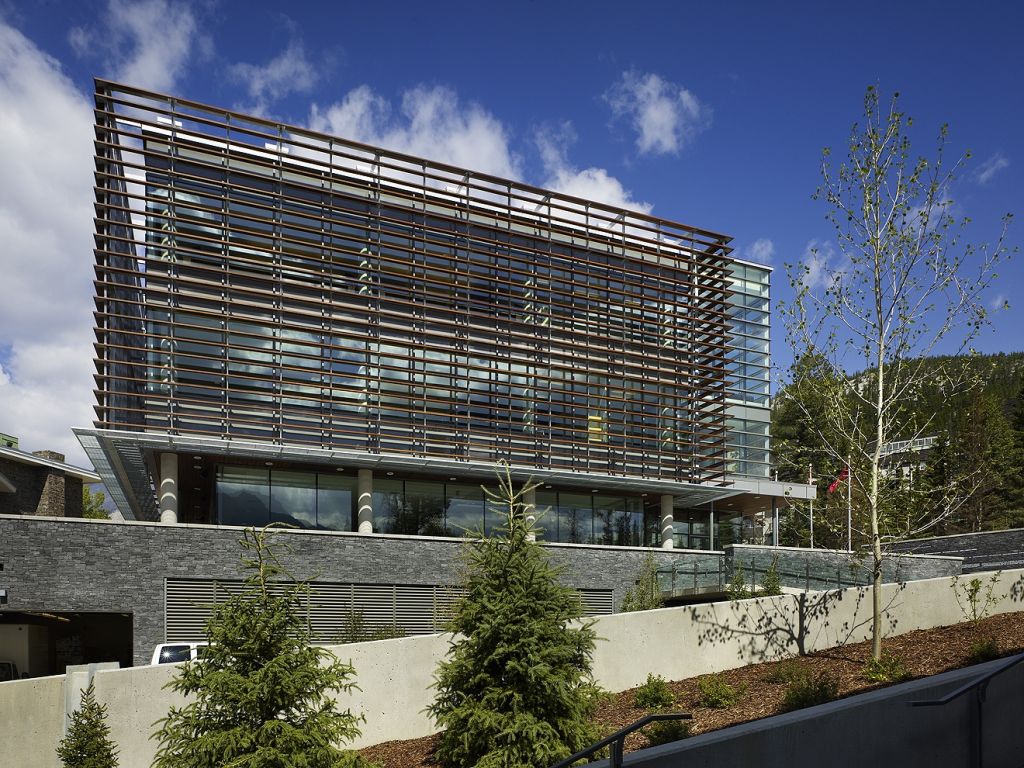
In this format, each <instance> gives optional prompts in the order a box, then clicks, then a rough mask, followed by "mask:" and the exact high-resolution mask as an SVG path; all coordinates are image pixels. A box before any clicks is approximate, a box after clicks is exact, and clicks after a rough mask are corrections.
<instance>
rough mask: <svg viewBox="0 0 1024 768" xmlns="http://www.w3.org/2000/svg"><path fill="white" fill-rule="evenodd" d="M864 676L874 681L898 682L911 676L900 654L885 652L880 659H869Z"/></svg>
mask: <svg viewBox="0 0 1024 768" xmlns="http://www.w3.org/2000/svg"><path fill="white" fill-rule="evenodd" d="M864 677H865V679H867V680H870V681H871V682H873V683H898V682H900V681H902V680H906V679H908V678H909V677H910V672H908V671H907V668H906V667H905V666H903V662H902V661H901V660H900V658H899V657H898V656H894V655H893V654H891V653H883V654H882V657H881V658H879V659H868V663H867V664H865V665H864Z"/></svg>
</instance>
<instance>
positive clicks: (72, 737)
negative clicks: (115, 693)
mask: <svg viewBox="0 0 1024 768" xmlns="http://www.w3.org/2000/svg"><path fill="white" fill-rule="evenodd" d="M57 755H58V757H60V760H61V764H62V765H63V766H64V768H115V766H116V765H117V748H116V747H115V746H114V742H113V741H111V740H110V727H109V726H108V725H107V706H106V705H105V704H97V703H96V694H95V691H94V690H93V686H92V682H91V681H90V682H89V687H88V688H86V689H85V690H84V691H82V703H81V705H80V706H79V707H78V709H77V710H75V712H74V713H73V714H72V715H71V725H70V726H69V727H68V732H67V735H66V736H65V737H64V738H63V739H61V741H60V745H59V746H58V747H57Z"/></svg>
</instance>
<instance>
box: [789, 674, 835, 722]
mask: <svg viewBox="0 0 1024 768" xmlns="http://www.w3.org/2000/svg"><path fill="white" fill-rule="evenodd" d="M838 694H839V681H838V680H837V679H836V678H835V677H834V676H832V675H830V674H829V673H828V672H822V673H821V674H818V675H812V674H811V673H810V672H808V671H805V670H801V671H800V672H799V673H798V674H797V675H795V676H794V677H793V679H792V680H791V681H790V683H789V685H788V686H787V688H786V692H785V693H784V694H783V696H782V706H781V710H782V711H783V712H790V711H792V710H794V709H803V708H804V707H813V706H816V705H818V704H824V703H825V702H827V701H832V699H834V698H835V697H836V696H837V695H838Z"/></svg>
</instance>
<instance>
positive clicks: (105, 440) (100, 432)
mask: <svg viewBox="0 0 1024 768" xmlns="http://www.w3.org/2000/svg"><path fill="white" fill-rule="evenodd" d="M74 432H75V435H77V437H78V440H79V442H81V443H82V447H83V448H85V452H86V454H87V455H88V456H89V459H90V460H91V461H92V463H93V466H94V467H96V471H97V472H99V474H100V475H101V477H102V478H103V482H104V484H105V485H106V486H107V490H108V491H109V492H110V495H111V498H112V500H113V501H114V503H115V504H116V505H117V506H118V508H119V509H120V510H121V512H122V514H124V516H125V517H126V518H128V519H135V520H157V519H159V514H158V511H157V507H156V495H155V493H154V489H153V479H152V478H151V477H150V473H149V469H148V467H149V466H150V459H151V458H152V456H153V454H157V453H167V452H170V453H184V454H196V455H202V456H205V457H210V458H219V459H222V460H225V461H230V460H231V459H232V458H235V459H245V460H261V461H280V462H290V463H301V464H306V465H313V466H316V465H322V466H325V467H338V466H343V467H345V468H353V469H372V470H375V471H376V470H379V471H381V472H385V471H387V472H409V473H415V474H430V475H438V476H445V477H447V476H451V475H456V476H458V477H459V478H460V479H463V478H464V479H478V480H480V481H481V482H487V481H488V480H492V479H493V478H494V469H495V465H494V464H493V463H487V462H481V461H458V460H455V459H446V458H439V457H431V456H406V455H401V454H370V453H363V452H360V451H351V450H345V449H337V448H333V449H332V448H312V447H306V446H294V445H275V444H273V443H265V442H259V441H255V440H224V439H220V438H208V437H201V436H196V435H168V434H162V433H145V432H126V431H118V430H107V429H76V430H74ZM509 469H510V471H511V474H512V478H513V479H514V480H516V481H519V482H524V481H526V480H529V479H533V480H534V481H536V482H541V483H544V484H546V485H553V486H558V487H560V488H581V489H583V488H585V489H588V490H591V491H593V490H598V491H609V492H619V493H621V492H629V493H649V494H659V495H671V496H674V497H675V500H676V502H675V503H676V506H698V505H701V504H707V503H708V502H711V501H718V500H720V499H726V498H729V497H730V496H735V495H737V494H740V493H744V492H745V491H744V490H743V489H737V488H733V487H731V486H727V485H698V484H693V483H681V482H676V481H674V480H661V479H648V478H642V477H636V476H627V475H604V474H595V473H587V472H573V471H568V470H561V469H541V468H537V467H527V466H519V465H511V466H510V467H509Z"/></svg>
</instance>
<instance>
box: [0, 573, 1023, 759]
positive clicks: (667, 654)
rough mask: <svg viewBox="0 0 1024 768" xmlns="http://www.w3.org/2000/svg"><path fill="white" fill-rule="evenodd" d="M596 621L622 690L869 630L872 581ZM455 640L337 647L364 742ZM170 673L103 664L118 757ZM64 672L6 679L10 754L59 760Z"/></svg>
mask: <svg viewBox="0 0 1024 768" xmlns="http://www.w3.org/2000/svg"><path fill="white" fill-rule="evenodd" d="M951 585H952V579H949V578H940V579H931V580H927V581H918V582H910V583H907V584H901V585H897V584H893V585H886V587H885V600H884V602H883V605H884V606H885V607H886V634H887V635H895V634H900V633H903V632H908V631H911V630H914V629H924V628H929V627H934V626H942V625H947V624H955V623H957V622H959V621H962V620H963V615H962V613H961V611H960V609H959V607H958V606H957V603H956V600H955V599H954V596H953V591H952V586H951ZM996 592H997V594H998V595H1000V596H1001V600H1000V602H999V603H998V605H996V606H995V607H994V610H993V612H994V613H999V612H1009V611H1022V610H1024V570H1017V571H1007V572H1003V573H1002V574H1001V576H1000V581H999V585H998V587H997V589H996ZM595 629H596V630H597V634H598V636H599V637H602V638H604V640H603V641H601V642H599V643H598V647H597V650H596V653H595V656H594V673H595V677H596V679H597V681H598V682H599V683H600V685H601V686H603V687H604V688H606V689H608V690H611V691H620V690H624V689H627V688H631V687H634V686H636V685H639V684H640V683H642V682H643V681H644V680H645V679H646V677H647V674H648V673H655V674H660V675H663V676H665V677H667V678H670V679H680V678H685V677H691V676H693V675H698V674H704V673H707V672H714V671H720V670H724V669H731V668H734V667H739V666H744V665H746V664H749V663H753V662H759V661H766V660H771V659H778V658H782V657H785V656H791V655H794V654H796V653H798V652H799V651H800V650H801V649H803V650H804V651H812V650H818V649H823V648H828V647H833V646H836V645H841V644H844V643H849V642H857V641H860V640H864V639H867V638H868V637H869V635H870V631H871V625H870V592H869V590H868V589H866V588H849V589H845V590H836V591H832V592H811V593H807V594H800V595H780V596H778V597H771V598H759V599H751V600H741V601H737V602H733V603H728V602H725V603H714V604H708V605H696V606H686V607H681V608H664V609H661V610H657V611H645V612H642V613H628V614H618V615H614V616H603V617H601V618H599V619H598V620H597V621H596V627H595ZM448 640H449V637H448V636H447V635H424V636H420V637H408V638H401V639H397V640H382V641H378V642H373V643H359V644H355V645H347V646H336V647H334V648H333V649H332V650H333V651H334V653H335V654H336V655H338V656H339V658H341V659H343V660H346V661H348V660H351V661H352V663H353V665H354V666H355V668H356V674H357V681H358V683H359V685H360V687H361V688H362V691H361V692H357V693H355V694H354V695H352V696H351V697H345V699H344V700H343V704H344V705H345V706H348V707H350V708H352V709H353V710H354V711H356V712H361V713H365V714H366V716H367V723H366V724H365V725H364V726H363V736H362V738H360V740H359V741H358V742H357V746H364V745H369V744H374V743H379V742H381V741H386V740H390V739H405V738H414V737H418V736H425V735H427V734H429V733H431V732H433V730H434V727H433V723H432V722H431V721H430V720H429V719H428V718H427V716H426V715H425V714H424V713H423V709H424V707H426V706H427V704H429V703H430V701H431V699H432V691H431V690H430V689H429V686H430V684H431V682H432V681H433V672H434V669H435V667H436V665H437V662H438V661H440V660H441V659H442V658H443V657H444V654H445V652H446V650H447V647H448ZM173 672H174V668H173V667H170V666H158V667H143V668H136V669H125V670H112V671H100V672H97V673H96V675H95V684H96V694H97V700H98V701H100V703H106V704H107V705H108V706H109V707H110V711H109V722H110V723H111V730H112V736H113V737H114V739H115V740H116V741H117V743H118V745H119V747H120V749H121V756H122V757H121V764H122V765H130V766H147V765H149V761H150V760H151V759H152V755H153V753H154V744H153V743H152V742H150V741H149V739H148V736H149V734H151V733H152V732H153V723H154V722H155V721H156V720H158V719H159V718H161V717H163V716H164V715H165V714H166V712H167V708H168V707H169V706H170V704H171V703H173V702H174V701H175V699H174V697H173V696H172V694H171V693H170V692H169V691H166V690H164V689H163V688H162V686H163V684H164V683H165V682H167V680H169V679H170V677H171V675H172V674H173ZM60 681H61V678H44V679H41V680H25V681H17V682H10V683H2V684H0V722H3V723H4V724H5V725H6V724H7V723H8V722H12V723H15V724H16V725H15V727H13V728H10V729H8V728H6V727H5V729H4V733H5V739H7V743H6V748H7V749H8V750H9V751H8V752H7V753H6V754H11V755H17V756H18V757H17V759H16V760H14V761H12V762H10V763H5V765H10V766H11V768H56V766H57V765H58V763H57V760H56V753H55V752H52V751H50V749H49V747H48V746H47V745H48V744H51V743H52V744H53V746H54V747H56V743H57V741H58V740H59V738H60V735H61V732H62V723H63V708H62V702H63V698H62V694H61V687H60V686H61V682H60ZM816 757H818V758H821V753H819V754H817V755H816ZM723 764H724V763H723Z"/></svg>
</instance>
